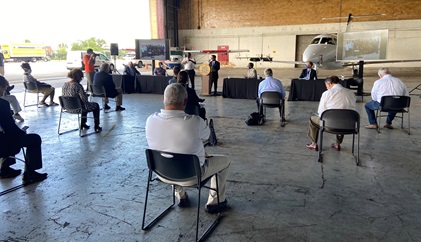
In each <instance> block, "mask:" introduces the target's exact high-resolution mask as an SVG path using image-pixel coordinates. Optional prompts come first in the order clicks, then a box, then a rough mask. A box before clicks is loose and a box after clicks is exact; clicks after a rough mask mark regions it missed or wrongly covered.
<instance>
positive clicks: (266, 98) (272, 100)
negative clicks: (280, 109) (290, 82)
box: [260, 92, 282, 106]
mask: <svg viewBox="0 0 421 242" xmlns="http://www.w3.org/2000/svg"><path fill="white" fill-rule="evenodd" d="M281 100H282V94H281V93H279V92H262V94H261V95H260V103H261V104H262V105H268V106H279V105H281Z"/></svg>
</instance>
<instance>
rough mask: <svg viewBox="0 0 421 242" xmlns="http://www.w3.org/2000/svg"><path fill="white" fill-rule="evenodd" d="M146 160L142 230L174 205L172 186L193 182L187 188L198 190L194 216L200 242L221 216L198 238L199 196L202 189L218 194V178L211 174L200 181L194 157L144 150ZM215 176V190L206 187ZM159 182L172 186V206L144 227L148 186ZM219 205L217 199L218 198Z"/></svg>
mask: <svg viewBox="0 0 421 242" xmlns="http://www.w3.org/2000/svg"><path fill="white" fill-rule="evenodd" d="M146 160H147V163H148V168H149V176H148V183H147V186H146V195H145V206H144V211H143V220H142V229H143V230H147V229H149V228H151V227H152V226H153V225H154V224H155V223H156V222H157V221H158V220H160V219H161V218H162V217H163V216H164V215H165V214H166V213H168V211H169V210H170V209H171V208H172V207H173V206H174V204H175V194H174V186H176V185H179V183H180V182H185V181H192V180H195V181H196V184H194V185H192V186H189V187H195V188H196V189H197V190H198V198H197V199H198V200H197V215H196V240H195V241H201V240H203V239H204V238H206V236H208V235H209V234H210V232H211V231H212V230H213V229H214V228H215V227H216V225H217V224H218V223H219V220H220V219H221V217H222V215H221V213H219V211H218V214H217V216H216V218H215V220H214V221H213V223H212V224H211V225H210V226H209V227H208V228H207V229H206V231H205V232H204V233H203V234H202V236H201V237H200V238H198V235H199V233H198V232H199V221H200V220H199V214H200V194H201V189H202V187H204V188H207V189H212V190H214V191H216V192H217V194H219V187H218V176H217V175H216V173H215V174H213V175H212V176H210V177H208V178H207V179H205V180H202V171H201V167H200V163H199V158H198V157H197V156H196V155H187V154H176V153H171V152H163V151H158V150H151V149H146ZM153 173H155V174H156V175H158V176H159V177H161V178H164V179H165V180H167V181H170V182H163V181H161V180H160V179H157V178H152V175H153ZM213 176H216V189H213V188H211V187H209V186H207V185H206V183H207V182H208V181H209V180H210V179H211V178H212V177H213ZM155 180H158V181H161V182H163V183H166V184H168V185H171V186H172V189H171V190H172V204H171V205H169V206H168V207H167V208H166V209H165V210H164V211H163V212H161V213H160V214H159V215H158V216H157V217H155V218H154V219H153V220H152V222H150V223H149V224H147V225H145V217H146V208H147V204H148V195H149V186H150V183H151V182H152V181H155ZM218 204H219V197H218Z"/></svg>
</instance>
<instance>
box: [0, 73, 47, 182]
mask: <svg viewBox="0 0 421 242" xmlns="http://www.w3.org/2000/svg"><path fill="white" fill-rule="evenodd" d="M6 87H7V81H6V79H5V78H4V77H3V76H0V94H3V93H4V92H5V91H6ZM0 117H1V118H0V157H1V158H0V178H13V177H16V176H18V175H19V174H20V173H21V170H16V169H13V168H11V167H10V166H11V165H13V164H15V163H16V160H15V159H13V158H4V157H9V156H14V155H16V154H17V153H19V152H20V149H21V148H22V147H26V158H25V172H24V173H23V177H22V181H23V182H24V183H27V182H35V181H42V180H44V179H45V178H47V173H38V172H36V171H35V170H38V169H41V168H42V155H41V142H42V141H41V137H40V136H39V135H38V134H27V133H26V131H24V130H22V129H20V128H19V127H18V126H17V125H16V123H15V120H13V117H12V115H11V113H10V106H9V102H7V101H6V100H3V99H1V98H0Z"/></svg>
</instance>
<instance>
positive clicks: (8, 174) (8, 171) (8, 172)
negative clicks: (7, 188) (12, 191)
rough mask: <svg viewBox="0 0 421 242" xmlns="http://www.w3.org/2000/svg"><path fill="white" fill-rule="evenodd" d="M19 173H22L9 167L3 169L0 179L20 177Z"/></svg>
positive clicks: (0, 172)
mask: <svg viewBox="0 0 421 242" xmlns="http://www.w3.org/2000/svg"><path fill="white" fill-rule="evenodd" d="M21 172H22V170H20V169H18V170H15V169H13V168H10V167H3V168H2V169H1V171H0V178H1V179H4V178H13V177H17V176H19V175H20V173H21Z"/></svg>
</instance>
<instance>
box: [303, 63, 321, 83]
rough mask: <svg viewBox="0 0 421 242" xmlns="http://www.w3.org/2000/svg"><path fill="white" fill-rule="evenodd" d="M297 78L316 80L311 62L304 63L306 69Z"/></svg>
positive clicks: (315, 73)
mask: <svg viewBox="0 0 421 242" xmlns="http://www.w3.org/2000/svg"><path fill="white" fill-rule="evenodd" d="M299 78H300V79H304V80H317V72H316V70H314V69H313V62H311V61H307V62H306V68H304V69H303V71H302V72H301V75H300V77H299Z"/></svg>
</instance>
